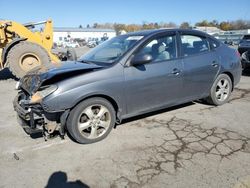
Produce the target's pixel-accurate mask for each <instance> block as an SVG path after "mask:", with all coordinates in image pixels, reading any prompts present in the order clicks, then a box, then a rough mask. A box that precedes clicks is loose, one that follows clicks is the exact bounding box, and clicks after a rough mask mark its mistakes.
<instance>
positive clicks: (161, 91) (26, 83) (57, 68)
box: [14, 29, 242, 143]
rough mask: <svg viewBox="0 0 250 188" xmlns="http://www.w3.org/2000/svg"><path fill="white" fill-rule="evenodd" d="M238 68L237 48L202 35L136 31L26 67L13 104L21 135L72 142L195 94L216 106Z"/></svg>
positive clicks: (235, 80)
mask: <svg viewBox="0 0 250 188" xmlns="http://www.w3.org/2000/svg"><path fill="white" fill-rule="evenodd" d="M241 71H242V69H241V64H240V57H239V55H238V53H237V52H236V51H235V50H234V49H231V48H229V47H228V46H226V45H224V44H223V43H221V42H219V41H218V40H216V39H215V38H213V37H212V36H210V35H208V34H205V33H202V32H199V31H194V30H181V29H160V30H148V31H140V32H134V33H129V34H125V35H120V36H118V37H115V38H112V39H110V40H108V41H106V42H104V43H102V44H101V45H99V46H97V47H96V48H94V49H93V50H91V51H90V52H89V53H87V54H85V55H84V56H83V57H81V58H80V59H79V60H78V61H75V62H66V63H61V64H57V65H51V66H50V67H41V68H39V69H36V70H33V71H32V72H30V73H29V74H27V75H26V76H24V77H23V78H22V79H21V80H20V82H18V84H17V89H18V90H19V93H18V95H17V97H16V98H15V100H14V108H15V110H16V111H17V113H18V117H19V120H20V124H21V125H22V127H23V128H24V130H25V131H26V132H27V133H28V134H33V133H36V132H42V133H43V134H44V135H46V137H49V136H51V135H54V134H60V135H61V136H64V134H65V131H68V133H69V134H70V135H71V136H72V137H73V139H75V140H76V141H77V142H79V143H93V142H97V141H100V140H102V139H104V138H105V137H106V136H107V135H108V134H109V133H110V131H111V130H112V128H113V127H114V126H115V124H118V123H120V122H121V121H122V120H123V119H126V118H129V117H132V116H137V115H140V114H143V113H147V112H152V111H155V110H159V109H163V108H166V107H170V106H174V105H178V104H181V103H186V102H189V101H193V100H197V99H203V100H204V101H207V103H209V104H212V105H222V104H224V103H226V102H227V101H228V100H229V97H230V94H231V92H232V91H233V88H234V86H235V85H236V84H237V83H238V82H239V81H240V77H241Z"/></svg>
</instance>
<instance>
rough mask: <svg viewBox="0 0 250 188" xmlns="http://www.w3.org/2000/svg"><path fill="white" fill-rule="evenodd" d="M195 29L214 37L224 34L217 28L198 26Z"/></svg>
mask: <svg viewBox="0 0 250 188" xmlns="http://www.w3.org/2000/svg"><path fill="white" fill-rule="evenodd" d="M193 29H195V30H199V31H203V32H206V33H208V34H210V35H214V34H218V33H221V32H222V30H221V29H219V28H217V27H207V26H197V27H193Z"/></svg>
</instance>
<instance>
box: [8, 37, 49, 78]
mask: <svg viewBox="0 0 250 188" xmlns="http://www.w3.org/2000/svg"><path fill="white" fill-rule="evenodd" d="M49 63H50V58H49V55H48V53H47V52H46V50H45V49H44V48H43V47H41V46H39V45H38V44H35V43H31V42H27V41H22V42H20V43H18V44H16V45H15V46H14V47H12V48H11V49H10V51H9V53H8V55H7V64H8V66H9V69H10V71H11V72H12V74H13V75H14V76H15V77H17V78H22V77H23V76H24V75H25V74H26V73H27V72H28V71H30V70H32V69H34V68H36V67H38V66H46V65H47V64H49Z"/></svg>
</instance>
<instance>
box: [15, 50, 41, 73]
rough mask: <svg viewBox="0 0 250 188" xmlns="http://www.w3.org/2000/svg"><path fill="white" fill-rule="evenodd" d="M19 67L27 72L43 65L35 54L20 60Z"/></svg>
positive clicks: (27, 55)
mask: <svg viewBox="0 0 250 188" xmlns="http://www.w3.org/2000/svg"><path fill="white" fill-rule="evenodd" d="M19 65H20V67H21V68H22V69H23V70H24V71H25V72H27V71H29V70H31V69H33V68H35V67H37V66H39V65H41V61H40V58H39V57H38V56H37V55H35V54H33V53H26V54H24V55H22V57H21V58H20V60H19Z"/></svg>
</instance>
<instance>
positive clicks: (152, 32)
mask: <svg viewBox="0 0 250 188" xmlns="http://www.w3.org/2000/svg"><path fill="white" fill-rule="evenodd" d="M173 31H178V32H190V33H193V34H200V35H203V36H204V35H205V36H208V34H207V33H205V32H202V31H198V30H193V29H179V28H172V29H169V28H168V29H167V28H162V29H150V30H141V31H136V32H130V33H127V34H125V35H127V36H149V35H155V34H160V33H164V32H173Z"/></svg>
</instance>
